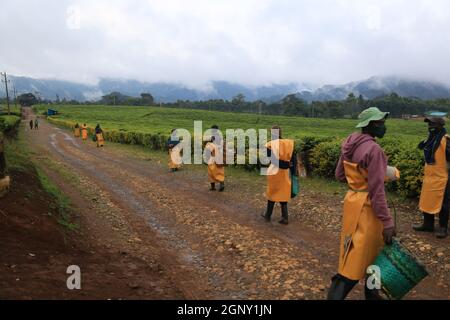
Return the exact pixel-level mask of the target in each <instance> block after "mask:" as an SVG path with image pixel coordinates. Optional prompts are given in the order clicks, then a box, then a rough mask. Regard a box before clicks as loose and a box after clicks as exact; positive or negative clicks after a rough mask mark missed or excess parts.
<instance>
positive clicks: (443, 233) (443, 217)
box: [436, 191, 449, 239]
mask: <svg viewBox="0 0 450 320" xmlns="http://www.w3.org/2000/svg"><path fill="white" fill-rule="evenodd" d="M447 192H448V191H446V194H445V197H444V202H443V204H442V208H441V212H440V213H439V227H438V229H437V230H436V238H438V239H444V238H446V237H447V236H448V219H449V207H448V194H447Z"/></svg>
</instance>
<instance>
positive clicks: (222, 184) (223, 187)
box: [219, 182, 225, 192]
mask: <svg viewBox="0 0 450 320" xmlns="http://www.w3.org/2000/svg"><path fill="white" fill-rule="evenodd" d="M223 190H225V182H221V183H220V187H219V192H222V191H223Z"/></svg>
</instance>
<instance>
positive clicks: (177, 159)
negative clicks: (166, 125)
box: [169, 147, 182, 169]
mask: <svg viewBox="0 0 450 320" xmlns="http://www.w3.org/2000/svg"><path fill="white" fill-rule="evenodd" d="M181 167H182V165H181V155H180V150H179V149H178V148H177V147H174V148H171V149H169V168H170V169H179V168H181Z"/></svg>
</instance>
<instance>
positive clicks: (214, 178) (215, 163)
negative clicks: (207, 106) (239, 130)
mask: <svg viewBox="0 0 450 320" xmlns="http://www.w3.org/2000/svg"><path fill="white" fill-rule="evenodd" d="M211 130H212V136H211V140H210V141H209V142H208V143H207V144H206V146H205V152H206V162H207V164H208V180H209V183H210V188H209V190H210V191H215V190H216V183H219V185H220V186H219V191H220V192H222V191H224V189H225V156H224V143H223V139H222V138H221V136H220V135H219V132H218V130H219V127H218V126H216V125H214V126H212V127H211Z"/></svg>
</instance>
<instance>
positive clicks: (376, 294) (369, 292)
mask: <svg viewBox="0 0 450 320" xmlns="http://www.w3.org/2000/svg"><path fill="white" fill-rule="evenodd" d="M364 297H365V298H366V300H385V299H384V298H383V297H382V296H381V295H380V290H379V289H369V288H368V287H367V279H366V285H365V286H364Z"/></svg>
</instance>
